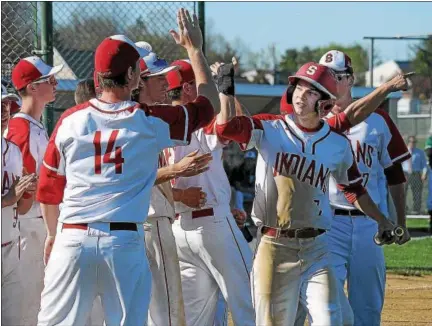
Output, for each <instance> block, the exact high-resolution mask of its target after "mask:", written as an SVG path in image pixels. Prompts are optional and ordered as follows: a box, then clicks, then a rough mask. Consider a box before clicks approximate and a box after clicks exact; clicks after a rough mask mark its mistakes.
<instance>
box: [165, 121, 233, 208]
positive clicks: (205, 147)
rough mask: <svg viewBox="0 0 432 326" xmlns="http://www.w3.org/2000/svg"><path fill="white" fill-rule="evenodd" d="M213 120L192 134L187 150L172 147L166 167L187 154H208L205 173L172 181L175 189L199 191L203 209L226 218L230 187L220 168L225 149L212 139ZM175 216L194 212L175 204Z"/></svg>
mask: <svg viewBox="0 0 432 326" xmlns="http://www.w3.org/2000/svg"><path fill="white" fill-rule="evenodd" d="M215 121H216V119H213V121H212V122H211V123H210V124H209V125H208V126H206V127H205V128H201V129H199V130H197V131H195V132H194V133H193V134H192V138H191V142H190V144H189V145H188V146H182V147H175V148H172V149H171V150H170V155H171V156H170V158H169V160H170V163H171V164H173V163H177V162H178V161H180V160H181V159H182V158H183V157H185V156H186V155H188V154H189V153H191V152H193V151H195V150H199V153H200V154H204V153H208V152H211V153H212V157H213V159H212V161H211V162H210V164H209V169H208V171H206V172H204V173H201V174H199V175H196V176H193V177H188V178H177V179H175V187H176V188H179V189H187V188H189V187H202V191H204V192H205V193H206V194H207V203H206V208H210V207H211V208H213V210H214V213H215V214H218V215H219V214H220V215H223V214H229V213H230V206H229V204H230V200H231V186H230V184H229V180H228V177H227V175H226V172H225V169H224V167H223V160H222V155H223V148H224V146H225V145H226V144H225V143H223V142H222V141H221V140H220V139H219V137H218V136H217V135H216V132H215V130H214V127H215ZM175 205H176V213H179V214H180V213H184V212H190V211H193V210H195V209H193V208H191V207H189V206H186V205H184V204H182V203H179V202H176V203H175Z"/></svg>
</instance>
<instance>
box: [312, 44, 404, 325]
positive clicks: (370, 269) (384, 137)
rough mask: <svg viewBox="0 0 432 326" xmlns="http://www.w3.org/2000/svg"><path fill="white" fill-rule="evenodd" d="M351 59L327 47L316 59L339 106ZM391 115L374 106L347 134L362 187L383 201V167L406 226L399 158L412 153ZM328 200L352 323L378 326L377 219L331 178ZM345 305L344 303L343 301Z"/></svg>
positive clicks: (380, 258)
mask: <svg viewBox="0 0 432 326" xmlns="http://www.w3.org/2000/svg"><path fill="white" fill-rule="evenodd" d="M350 61H351V60H350V58H349V57H348V56H347V55H346V54H344V53H342V52H340V51H335V50H333V51H329V52H327V53H326V54H324V55H323V57H322V58H321V60H320V63H321V64H323V65H326V66H328V67H329V68H331V69H333V71H334V72H335V73H336V76H337V77H338V78H339V83H338V85H339V88H338V100H337V101H336V105H337V106H339V107H340V108H341V110H343V108H344V107H346V106H347V104H350V103H351V102H352V98H351V87H352V84H353V71H352V68H351V64H350ZM406 85H407V84H406V82H405V86H406ZM390 120H391V119H390V118H389V116H388V115H387V114H386V113H384V112H383V111H382V110H377V111H375V113H372V114H371V115H370V116H369V117H368V118H367V119H366V120H365V121H364V122H362V123H360V124H358V125H356V126H353V127H351V128H350V129H348V131H347V132H346V133H345V134H346V136H347V137H348V139H349V140H350V142H351V146H352V148H353V152H354V156H355V158H356V161H357V166H358V168H359V171H360V173H361V174H362V175H363V186H364V187H365V188H366V189H367V190H368V193H369V194H370V195H371V197H372V199H373V201H374V202H375V204H376V205H378V206H380V204H381V202H385V201H387V198H386V195H383V194H382V193H380V191H379V190H380V187H379V184H378V178H379V175H380V173H381V171H382V170H384V172H385V174H386V177H387V183H388V185H389V188H390V193H391V194H392V196H393V201H399V202H400V203H397V206H396V209H397V214H398V224H399V225H401V226H403V227H405V205H404V198H405V196H404V182H405V178H404V175H403V172H402V171H401V166H400V163H402V162H403V161H405V160H406V159H408V158H409V157H410V154H409V151H408V149H407V148H406V146H405V143H404V142H403V139H402V137H401V135H400V134H399V132H398V131H397V129H396V128H394V127H393V124H392V122H390ZM393 128H394V129H395V130H392V129H393ZM398 169H399V170H398ZM330 201H331V206H332V208H333V209H334V215H335V216H334V219H333V222H332V229H331V231H330V232H329V237H330V250H331V252H332V263H333V265H334V267H335V270H336V276H337V278H338V281H339V282H340V288H341V297H342V298H341V300H344V299H345V296H344V295H343V290H342V289H343V284H344V283H345V280H346V281H347V282H348V300H349V303H350V304H349V305H350V306H351V307H352V309H353V313H354V325H379V324H380V316H381V310H382V307H383V303H384V288H385V262H384V254H383V250H382V247H379V246H377V245H376V244H375V243H374V242H373V240H372V239H373V236H374V234H375V233H376V232H377V224H376V223H375V222H374V221H373V220H371V219H370V218H368V217H367V215H365V214H364V212H362V211H359V210H357V209H356V207H354V206H353V205H352V204H350V203H348V202H347V201H346V200H345V199H344V198H343V197H341V194H340V191H339V190H338V189H337V187H336V185H335V184H334V183H330ZM398 208H399V209H398ZM386 214H387V215H388V212H386ZM405 230H406V229H405ZM408 240H409V235H408V232H406V233H405V235H404V237H403V238H402V239H398V243H399V244H402V243H404V242H406V241H408ZM343 305H344V306H348V304H347V303H345V304H343ZM347 311H349V309H346V310H344V312H345V314H344V324H352V322H353V321H352V315H351V316H350V314H349V313H347ZM346 316H348V317H346Z"/></svg>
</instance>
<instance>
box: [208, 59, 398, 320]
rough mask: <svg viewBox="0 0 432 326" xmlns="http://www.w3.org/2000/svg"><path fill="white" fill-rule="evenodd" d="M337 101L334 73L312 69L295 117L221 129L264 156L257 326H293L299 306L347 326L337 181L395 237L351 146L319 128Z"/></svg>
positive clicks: (296, 88) (293, 96) (300, 80)
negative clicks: (332, 234)
mask: <svg viewBox="0 0 432 326" xmlns="http://www.w3.org/2000/svg"><path fill="white" fill-rule="evenodd" d="M334 94H336V81H335V78H334V76H333V74H332V73H331V71H330V69H328V68H327V67H325V66H322V65H319V64H317V63H313V62H310V63H307V64H305V65H303V66H302V67H301V68H300V69H299V71H298V72H297V73H296V75H294V76H291V77H290V78H289V92H288V95H287V99H288V103H290V104H292V105H293V107H294V114H292V115H290V116H289V115H285V116H275V115H268V114H267V115H258V116H254V117H252V118H249V117H235V118H233V119H231V120H230V121H222V122H221V123H219V122H218V124H217V128H216V130H217V133H218V135H221V136H222V137H224V138H228V139H231V140H234V141H236V142H237V143H239V144H240V145H241V146H242V148H243V149H246V148H251V147H253V146H255V147H256V148H257V150H258V153H259V157H258V162H257V169H256V171H257V174H256V187H257V190H256V197H255V201H254V207H253V215H255V218H256V219H259V220H261V225H260V228H261V234H262V238H261V241H260V243H259V245H258V249H257V253H256V256H255V260H254V268H253V272H252V291H253V296H254V304H255V309H256V314H257V325H292V324H293V323H294V321H295V316H296V310H297V302H298V300H300V302H301V303H302V305H303V306H304V307H305V308H306V310H307V311H308V313H309V315H310V316H311V324H312V325H339V324H341V321H342V317H341V311H340V307H339V302H338V289H337V285H336V280H335V277H334V273H333V269H332V267H331V266H330V261H329V253H328V249H327V231H328V230H329V229H330V222H331V216H332V212H331V208H330V205H329V194H328V186H329V181H330V176H332V177H334V178H336V180H337V181H338V183H339V186H340V188H341V189H343V191H344V193H345V195H346V197H347V199H348V200H350V202H352V203H355V205H356V206H357V207H359V209H362V210H364V211H367V212H368V213H369V214H371V215H373V216H374V218H375V219H376V220H377V221H378V222H379V225H380V234H384V232H387V231H389V230H392V229H393V225H392V224H391V223H389V222H388V221H387V220H386V218H385V216H384V215H383V214H382V213H380V211H379V210H378V208H377V207H376V205H375V204H374V203H373V202H372V201H371V199H370V197H369V195H368V194H367V192H366V191H365V189H364V188H363V186H362V185H361V181H362V178H361V176H360V174H359V172H358V170H357V167H356V163H355V160H354V159H353V155H352V151H351V147H350V144H349V142H348V140H347V139H346V138H345V137H343V136H341V135H340V134H338V133H335V132H333V131H332V130H331V129H330V127H329V125H328V124H327V123H325V122H324V121H322V120H320V116H319V111H320V110H321V109H322V105H324V104H325V100H327V99H330V98H335V96H334ZM265 120H270V121H265Z"/></svg>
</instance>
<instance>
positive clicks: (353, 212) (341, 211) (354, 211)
mask: <svg viewBox="0 0 432 326" xmlns="http://www.w3.org/2000/svg"><path fill="white" fill-rule="evenodd" d="M334 215H345V216H365V213H363V212H362V211H360V210H358V209H352V210H348V209H339V208H336V209H335V211H334Z"/></svg>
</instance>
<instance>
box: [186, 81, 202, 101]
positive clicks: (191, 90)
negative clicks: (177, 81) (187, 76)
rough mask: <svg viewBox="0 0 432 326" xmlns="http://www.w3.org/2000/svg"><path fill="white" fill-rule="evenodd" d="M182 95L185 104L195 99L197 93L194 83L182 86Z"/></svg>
mask: <svg viewBox="0 0 432 326" xmlns="http://www.w3.org/2000/svg"><path fill="white" fill-rule="evenodd" d="M183 94H184V95H185V102H192V101H193V100H195V99H196V98H197V96H198V92H197V88H196V83H195V81H192V82H190V83H185V84H183Z"/></svg>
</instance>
